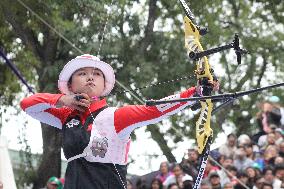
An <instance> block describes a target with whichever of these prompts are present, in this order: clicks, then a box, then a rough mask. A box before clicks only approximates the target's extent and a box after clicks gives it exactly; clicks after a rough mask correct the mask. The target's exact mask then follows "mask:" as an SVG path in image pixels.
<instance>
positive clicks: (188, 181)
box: [182, 175, 194, 189]
mask: <svg viewBox="0 0 284 189" xmlns="http://www.w3.org/2000/svg"><path fill="white" fill-rule="evenodd" d="M182 183H183V187H182V189H192V187H193V185H194V182H193V178H192V176H189V175H186V176H184V177H183V178H182Z"/></svg>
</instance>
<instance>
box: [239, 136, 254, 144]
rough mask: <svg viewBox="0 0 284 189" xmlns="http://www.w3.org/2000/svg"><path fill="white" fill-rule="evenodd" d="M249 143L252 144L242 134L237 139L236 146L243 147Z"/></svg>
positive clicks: (247, 137) (248, 138)
mask: <svg viewBox="0 0 284 189" xmlns="http://www.w3.org/2000/svg"><path fill="white" fill-rule="evenodd" d="M250 143H252V141H251V139H250V137H249V136H248V135H247V134H242V135H240V136H239V137H238V146H244V145H246V144H250Z"/></svg>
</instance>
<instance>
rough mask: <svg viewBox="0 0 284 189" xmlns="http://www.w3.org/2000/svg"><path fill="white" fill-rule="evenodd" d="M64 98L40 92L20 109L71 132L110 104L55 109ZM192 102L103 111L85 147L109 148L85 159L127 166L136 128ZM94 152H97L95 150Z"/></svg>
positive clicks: (184, 95)
mask: <svg viewBox="0 0 284 189" xmlns="http://www.w3.org/2000/svg"><path fill="white" fill-rule="evenodd" d="M194 93H195V87H192V88H190V89H188V90H186V91H184V92H182V93H180V94H177V95H172V96H169V97H166V98H164V100H166V99H178V98H188V97H191V96H193V94H194ZM62 95H63V94H48V93H38V94H35V95H32V96H30V97H28V98H25V99H23V100H22V101H21V107H22V109H23V110H24V111H25V112H26V113H27V114H28V115H30V116H32V117H33V118H35V119H37V120H39V121H40V122H43V123H46V124H48V125H51V126H54V127H57V128H59V129H65V128H67V129H68V128H73V127H76V126H78V125H84V123H85V122H86V119H87V118H88V117H90V112H92V113H95V112H96V111H98V110H99V109H101V108H103V107H105V106H106V105H107V103H106V100H105V99H103V100H100V101H98V102H94V103H92V104H91V106H90V110H86V112H84V113H79V112H78V111H76V110H72V109H71V108H68V107H62V108H56V103H57V101H58V99H59V98H60V97H61V96H62ZM193 103H194V102H177V103H168V104H162V105H156V106H146V105H127V106H123V107H118V108H116V107H108V108H106V109H104V110H102V111H101V112H100V113H99V114H98V115H97V116H96V118H95V119H94V120H93V122H92V124H90V125H88V126H87V131H91V138H90V140H89V145H88V149H87V148H85V150H84V151H86V152H87V151H88V153H89V154H90V153H91V151H92V149H94V146H96V147H97V148H99V147H98V145H99V146H100V147H101V146H103V148H106V153H105V154H102V155H100V154H95V156H94V154H93V157H91V156H90V157H89V158H86V159H87V160H88V159H89V160H88V161H95V162H102V163H117V164H126V161H127V156H128V149H129V137H130V134H131V132H132V131H133V130H134V129H136V128H138V127H142V126H146V125H149V124H154V123H157V122H159V121H161V120H162V119H165V118H166V117H167V116H170V115H173V114H175V113H177V112H179V111H180V110H182V109H184V108H185V107H187V106H189V105H192V104H193ZM75 116H76V117H77V118H75ZM73 117H74V118H73ZM71 118H72V119H71ZM64 127H65V128H64ZM93 153H96V152H94V150H93ZM75 155H77V154H75ZM100 156H103V157H100ZM66 158H68V157H66Z"/></svg>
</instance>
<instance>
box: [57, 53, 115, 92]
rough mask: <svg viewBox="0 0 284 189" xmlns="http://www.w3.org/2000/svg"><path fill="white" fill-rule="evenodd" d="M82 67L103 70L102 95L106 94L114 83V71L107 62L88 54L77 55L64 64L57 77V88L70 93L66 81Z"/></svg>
mask: <svg viewBox="0 0 284 189" xmlns="http://www.w3.org/2000/svg"><path fill="white" fill-rule="evenodd" d="M84 67H94V68H97V69H99V70H101V71H102V72H103V74H104V77H105V88H104V91H103V93H102V96H106V95H108V94H109V93H110V92H111V90H112V89H113V87H114V84H115V75H114V71H113V69H112V67H111V66H110V65H109V64H107V63H105V62H103V61H101V60H100V59H99V58H98V57H96V56H93V55H89V54H84V55H81V56H77V57H76V58H74V59H72V60H70V61H69V62H68V63H67V64H66V65H65V66H64V68H63V69H62V71H61V73H60V75H59V79H58V88H59V90H60V91H61V92H62V93H63V94H71V91H70V90H69V88H68V81H69V79H70V77H71V76H72V74H73V73H74V72H75V71H76V70H78V69H80V68H84Z"/></svg>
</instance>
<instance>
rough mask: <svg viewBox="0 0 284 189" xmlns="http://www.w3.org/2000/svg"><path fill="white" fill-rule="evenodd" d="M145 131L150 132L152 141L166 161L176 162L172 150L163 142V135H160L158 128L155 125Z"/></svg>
mask: <svg viewBox="0 0 284 189" xmlns="http://www.w3.org/2000/svg"><path fill="white" fill-rule="evenodd" d="M147 130H148V131H150V133H151V136H152V139H153V140H154V141H155V142H157V144H158V145H159V147H160V149H161V150H162V152H163V154H164V155H165V156H166V158H167V160H168V161H169V162H170V163H173V162H177V160H176V158H175V156H174V155H173V154H172V150H171V149H170V148H169V146H168V145H167V141H166V140H165V138H164V136H163V134H161V132H160V129H159V127H158V126H157V125H150V126H148V128H147Z"/></svg>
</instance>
